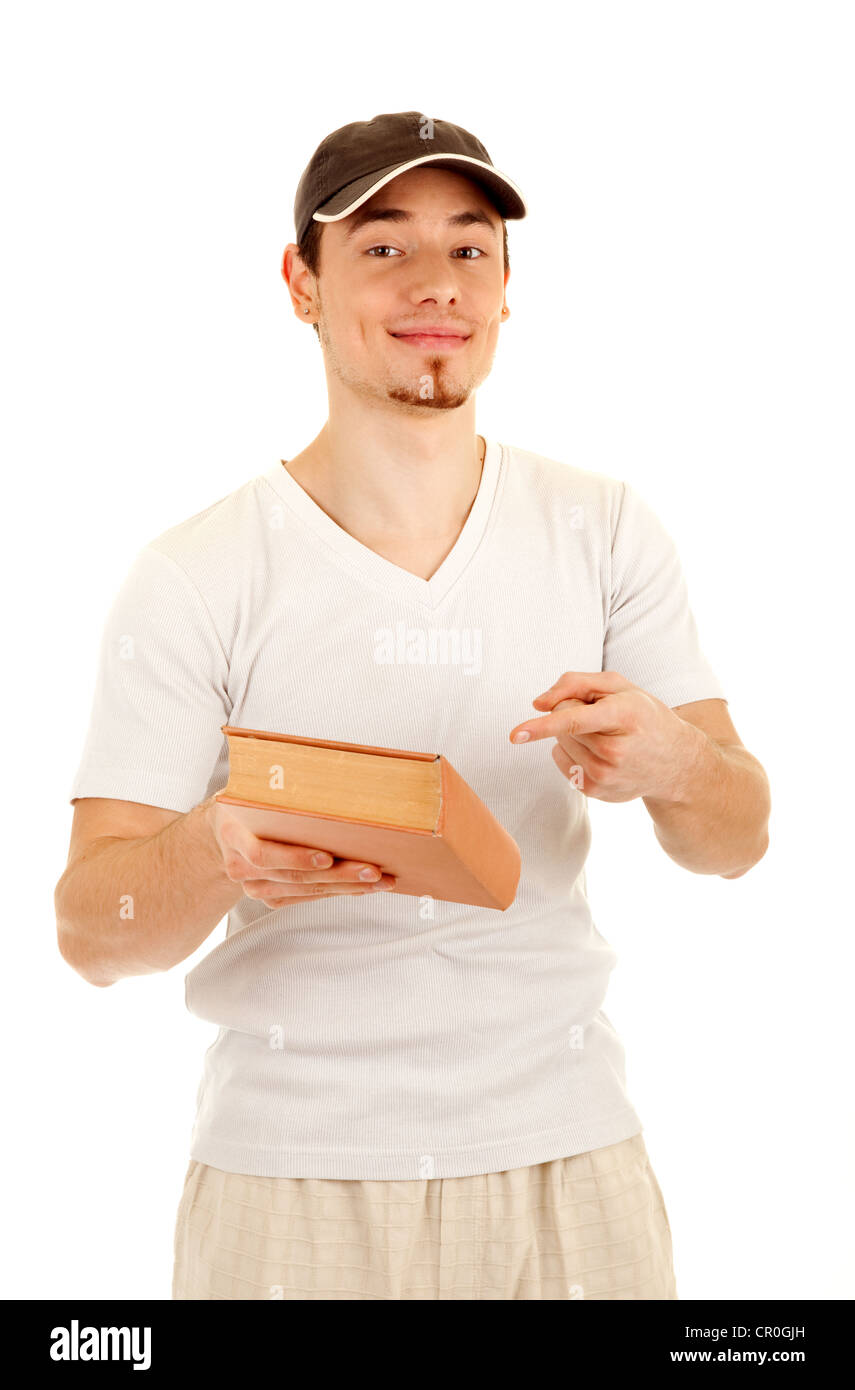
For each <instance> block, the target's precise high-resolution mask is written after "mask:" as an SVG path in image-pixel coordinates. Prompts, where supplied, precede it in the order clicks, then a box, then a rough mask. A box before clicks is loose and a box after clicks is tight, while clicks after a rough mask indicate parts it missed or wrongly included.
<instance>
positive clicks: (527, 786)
mask: <svg viewBox="0 0 855 1390" xmlns="http://www.w3.org/2000/svg"><path fill="white" fill-rule="evenodd" d="M525 214H526V207H525V203H524V202H523V199H522V196H521V194H520V192H519V189H517V188H516V186H515V185H514V184H512V183H511V181H510V180H509V179H507V178H506V177H505V176H504V175H502V174H500V173H499V172H498V171H497V170H496V169H495V168H494V166H493V165H492V162H491V160H490V158H489V155H488V154H487V151H486V150H485V148H484V146H483V145H482V144H481V143H480V142H479V141H477V140H476V139H475V138H474V137H473V136H472V135H470V134H469V133H468V132H467V131H465V130H462V129H461V128H460V127H457V126H454V125H451V124H449V123H446V122H442V121H428V120H427V119H426V118H423V117H420V116H419V114H418V113H416V112H403V113H394V114H389V115H383V116H378V117H376V118H375V119H374V120H373V121H369V122H356V123H353V124H352V125H349V126H345V127H343V128H342V129H341V130H338V131H335V132H333V134H332V135H330V136H328V137H327V138H326V139H325V140H324V141H323V142H322V144H321V145H320V146H319V148H318V150H316V152H315V154H314V155H313V157H312V160H311V161H310V163H309V165H308V166H307V169H306V171H305V173H304V174H303V177H302V179H301V181H300V185H299V188H298V192H297V198H296V204H295V221H296V237H297V240H296V242H294V243H292V244H290V245H289V246H288V248H287V249H286V251H285V254H284V258H283V264H282V273H283V276H284V278H285V280H286V282H287V285H288V289H289V291H290V295H291V300H292V304H293V307H294V312H295V314H296V316H297V317H298V319H299V320H300V321H303V322H310V323H312V325H313V327H314V329H315V331H316V332H317V333H318V340H319V344H320V347H321V349H322V352H323V362H324V368H325V371H326V376H327V387H328V393H329V418H328V420H327V422H326V424H325V425H324V426H323V428H322V429H321V431H320V433H319V434H318V435H317V437H316V438H315V439H314V440H313V441H312V443H311V444H309V445H308V447H307V448H305V449H304V450H303V452H302V453H300V454H298V455H297V457H296V458H294V459H291V460H290V461H289V462H287V463H286V462H285V461H280V462H278V463H277V464H276V465H275V467H273V468H271V469H269V470H268V471H266V472H264V473H262V474H260V475H259V476H258V477H256V478H254V479H253V480H252V481H251V482H249V483H247V484H245V485H244V486H243V487H241V488H239V489H238V490H237V491H236V492H234V493H232V494H231V495H230V496H228V497H226V498H223V499H221V500H220V501H219V502H216V503H214V504H213V505H212V506H209V507H208V508H207V509H206V510H204V511H202V512H200V513H199V514H198V515H197V516H194V517H191V518H190V519H189V520H187V521H185V522H183V523H181V524H180V525H178V526H174V527H172V528H170V529H169V530H168V531H166V532H164V533H163V534H162V535H161V536H159V537H157V538H156V539H155V540H153V541H152V542H151V543H150V544H149V545H147V546H146V547H144V549H143V550H142V551H141V553H140V554H139V556H138V557H137V560H136V562H135V564H134V566H133V567H132V569H131V572H130V574H129V575H128V577H127V579H126V580H125V583H124V585H123V587H122V589H121V591H120V593H119V595H118V597H117V599H116V600H115V603H114V606H113V609H112V611H111V613H110V616H109V618H108V621H107V624H106V628H105V633H104V645H103V648H102V653H101V666H100V673H99V680H98V686H97V692H96V698H95V704H94V707H93V711H92V718H91V723H90V730H89V736H88V741H87V744H86V748H85V751H84V756H83V760H82V763H81V766H80V768H79V770H78V773H77V776H76V778H75V782H74V785H73V788H72V797H71V800H72V802H73V804H74V806H75V812H74V827H73V831H72V843H71V850H70V854H69V865H68V868H67V869H66V872H65V874H64V875H63V878H62V879H61V880H60V883H59V885H58V886H57V895H56V897H57V919H58V931H59V943H60V948H61V950H62V952H63V955H64V956H65V958H66V959H67V960H68V961H69V962H70V963H71V964H72V965H73V966H74V967H75V968H76V969H77V970H78V971H79V972H80V973H81V974H82V975H83V976H84V977H85V978H86V979H88V980H90V981H91V982H92V983H93V984H96V985H109V984H112V983H113V982H114V981H116V980H118V979H120V978H122V977H124V976H128V975H134V974H142V973H146V972H150V971H155V970H165V969H169V968H170V967H171V966H173V965H176V964H177V963H179V962H180V961H182V960H185V959H186V958H187V957H188V956H189V955H190V954H192V952H193V951H195V950H196V949H197V948H198V947H199V946H200V944H201V943H202V941H204V940H205V938H206V937H207V936H208V935H209V934H210V932H211V931H212V930H213V928H214V927H215V926H216V925H217V923H218V922H219V921H220V920H221V918H222V916H223V915H224V914H225V913H226V912H228V913H229V925H228V932H227V936H226V938H225V940H224V941H223V942H222V943H221V944H220V945H219V946H217V947H216V948H215V949H214V950H212V951H211V952H210V953H209V954H208V955H207V956H206V957H205V958H204V959H203V960H202V961H201V962H200V963H199V964H198V965H197V966H196V967H195V969H194V970H192V971H191V972H190V974H189V975H188V976H187V1005H188V1008H189V1009H190V1010H191V1011H192V1012H193V1013H195V1014H196V1015H197V1016H199V1017H201V1018H204V1019H207V1020H209V1021H210V1022H212V1023H214V1024H216V1025H217V1027H218V1030H219V1031H218V1033H217V1036H216V1038H215V1039H214V1041H213V1043H212V1044H211V1046H210V1048H209V1049H208V1052H207V1053H206V1056H205V1066H204V1077H203V1080H202V1084H201V1086H200V1090H199V1096H198V1106H197V1116H196V1125H195V1129H194V1132H193V1140H192V1144H191V1158H190V1163H189V1167H188V1170H187V1174H186V1177H185V1185H184V1190H183V1194H182V1198H181V1202H180V1206H179V1211H178V1217H177V1222H176V1231H175V1272H174V1282H173V1297H174V1298H177V1299H194V1298H201V1299H214V1298H226V1299H268V1298H287V1299H301V1298H311V1299H314V1298H321V1299H372V1298H382V1299H423V1298H428V1299H433V1298H437V1299H481V1298H485V1299H486V1298H498V1299H571V1298H587V1299H635V1298H641V1299H658V1298H663V1299H672V1298H676V1296H677V1293H676V1284H675V1279H674V1270H673V1262H672V1252H671V1238H670V1228H669V1224H668V1217H667V1214H666V1210H665V1206H664V1202H663V1199H662V1194H661V1191H660V1189H659V1186H658V1183H657V1181H656V1178H655V1175H654V1173H653V1170H652V1168H651V1166H650V1162H649V1158H648V1155H647V1152H646V1149H645V1146H644V1140H643V1137H642V1132H641V1131H642V1125H641V1121H640V1119H639V1117H638V1115H637V1114H636V1112H635V1110H634V1109H633V1107H632V1105H631V1103H630V1100H629V1098H628V1096H627V1095H626V1090H625V1074H624V1057H623V1049H622V1047H621V1044H620V1042H619V1039H618V1038H617V1037H616V1035H615V1033H614V1030H613V1029H612V1027H611V1024H610V1023H609V1021H608V1019H607V1017H606V1015H605V1014H604V1013H603V1012H602V1004H603V1001H604V998H605V992H606V986H607V980H608V974H609V971H610V970H611V968H612V965H613V964H614V959H615V957H614V953H613V952H612V951H611V949H610V948H609V947H608V945H607V943H606V942H605V941H604V940H603V938H602V937H601V936H600V935H599V933H598V932H597V931H596V928H595V927H594V924H593V921H592V918H591V914H590V910H589V907H588V903H587V899H586V896H585V881H584V863H585V857H586V854H587V850H588V846H589V843H590V827H589V821H588V816H587V809H586V800H585V798H586V797H588V796H592V797H595V798H598V799H600V800H604V801H628V800H631V799H633V798H636V797H641V798H642V799H643V801H644V804H645V806H646V808H647V810H648V811H649V813H650V815H651V817H652V819H653V823H654V827H655V833H656V837H657V839H658V840H659V842H660V844H661V845H662V847H663V849H664V850H665V851H666V853H668V854H669V855H670V856H671V858H672V859H674V860H675V861H676V862H677V863H678V864H681V865H683V866H684V867H686V868H687V869H689V870H691V871H693V872H696V873H715V874H719V875H721V876H722V877H725V878H736V877H739V876H740V875H741V874H743V873H745V872H746V871H747V870H748V869H749V868H750V867H751V866H752V865H753V864H755V863H756V862H757V861H758V860H759V859H760V858H761V857H762V855H763V853H764V852H765V849H766V845H767V824H768V818H769V791H768V783H767V780H766V776H765V773H764V771H763V769H762V767H761V766H760V764H759V763H758V762H757V760H756V759H755V758H753V757H752V755H751V754H750V753H748V752H747V750H746V749H745V748H744V747H743V746H742V744H741V741H740V739H739V737H738V735H737V733H736V730H735V729H734V726H733V724H732V723H731V721H730V718H729V715H728V711H727V706H726V701H725V698H724V695H723V691H722V690H721V687H720V686H719V684H718V682H717V680H716V678H715V676H714V674H713V672H712V671H711V669H710V667H709V665H708V663H707V662H706V660H705V658H704V656H703V653H702V651H701V649H700V646H699V643H698V636H697V632H696V629H695V625H694V621H693V618H692V614H691V610H690V608H689V604H688V597H687V592H686V586H685V583H684V579H683V576H682V573H681V569H680V563H679V559H678V556H677V553H676V550H675V547H674V545H673V542H672V541H671V539H670V537H669V536H668V534H667V533H666V531H665V530H664V528H663V527H662V525H661V523H660V522H659V521H658V519H657V518H656V517H655V515H654V514H653V513H652V511H651V510H650V508H649V507H647V505H646V504H645V503H644V502H643V500H642V499H641V497H640V496H639V495H638V494H637V493H636V492H635V491H634V489H633V488H632V487H631V486H630V485H628V484H627V483H625V482H623V481H620V480H617V479H614V478H610V477H605V476H602V475H599V474H596V473H594V472H590V471H587V470H584V469H581V468H577V467H575V466H571V465H569V464H566V463H563V462H558V461H553V460H551V459H547V458H542V457H540V456H538V455H536V454H532V453H530V452H527V451H525V450H523V449H519V448H511V447H508V446H506V445H500V444H498V443H497V442H495V441H494V440H492V439H489V438H487V439H484V438H482V437H480V436H478V435H476V433H475V391H476V389H477V387H478V386H479V385H480V384H481V382H482V381H484V379H485V378H486V376H487V375H488V373H489V371H490V367H491V365H492V361H493V357H494V354H495V350H496V346H497V340H498V334H499V327H500V325H501V324H502V323H503V322H505V321H506V319H507V316H508V308H507V305H506V303H505V291H506V288H507V283H508V277H509V269H508V261H507V252H506V241H505V231H506V228H505V221H506V219H508V218H518V217H522V216H524V215H525ZM390 654H391V655H390ZM531 706H534V709H535V711H536V714H535V715H533V716H532V717H527V715H526V711H527V710H528V709H530V708H531ZM223 724H231V725H239V726H241V727H244V728H256V729H266V730H270V731H273V732H280V733H288V734H298V735H300V736H304V737H310V738H321V739H333V740H338V741H343V742H351V743H366V744H381V745H384V746H387V747H394V748H409V749H413V750H419V751H437V752H439V751H441V752H443V753H444V754H445V755H446V756H447V757H448V758H449V759H450V760H451V762H452V763H453V764H454V765H455V766H456V767H457V768H458V770H459V771H460V772H461V773H462V775H463V776H464V777H465V778H466V779H467V781H469V782H470V783H471V785H472V786H473V787H474V788H475V790H476V792H477V793H478V795H479V796H480V797H482V799H483V800H484V801H485V802H486V803H487V805H488V806H489V807H490V809H491V810H492V811H493V813H494V814H495V815H496V816H497V818H498V819H499V820H500V821H501V822H502V824H503V825H504V826H505V827H506V828H507V829H508V830H509V831H510V833H511V834H512V835H513V836H514V838H515V839H516V840H517V842H518V844H519V846H520V851H521V856H522V872H521V878H520V884H519V888H518V891H517V895H516V899H515V901H514V903H513V904H512V906H511V907H509V908H508V909H506V910H505V911H504V912H503V913H496V912H495V911H491V910H489V909H483V908H474V907H469V906H467V905H464V904H459V903H450V902H431V901H427V902H426V903H425V902H423V901H421V900H420V899H417V898H414V897H407V896H404V895H396V894H394V893H392V892H389V891H387V890H389V889H392V888H394V886H395V885H394V879H393V877H392V876H391V875H390V874H388V873H386V872H382V870H383V866H382V865H379V866H365V865H363V864H361V863H355V862H350V861H336V862H329V860H330V856H327V857H326V859H327V861H328V862H327V863H326V864H324V857H323V856H317V855H315V854H314V853H313V852H312V851H311V850H309V849H306V848H301V847H299V846H293V845H287V846H284V845H280V844H276V843H274V842H272V841H265V840H259V839H257V838H255V837H254V836H253V835H251V834H249V833H248V832H247V831H246V830H245V829H243V828H242V827H241V826H239V825H238V824H237V823H235V822H234V821H232V820H230V819H229V815H228V810H227V808H226V807H225V806H220V805H218V804H217V803H216V802H215V801H214V799H213V798H214V795H215V793H216V792H217V791H218V790H220V789H221V788H222V787H223V786H224V785H225V782H226V780H227V764H228V753H227V748H226V746H225V739H224V736H223V734H222V725H223ZM516 744H521V745H523V746H519V747H517V746H515V745H516ZM526 744H527V745H528V746H525V745H526ZM372 878H373V880H374V881H373V882H368V883H366V880H371V879H372ZM355 896H371V897H372V901H371V902H370V903H368V902H365V903H363V902H359V903H356V902H354V901H353V898H354V897H355ZM128 898H129V899H130V900H131V901H132V903H133V914H132V920H126V921H124V922H123V931H122V932H121V933H117V932H116V931H115V919H116V914H117V912H118V910H119V909H118V904H119V902H120V901H122V902H126V901H127V900H128Z"/></svg>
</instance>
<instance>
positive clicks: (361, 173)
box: [294, 111, 528, 244]
mask: <svg viewBox="0 0 855 1390" xmlns="http://www.w3.org/2000/svg"><path fill="white" fill-rule="evenodd" d="M419 164H434V165H436V166H437V168H440V169H452V170H454V172H455V173H458V174H464V175H465V176H466V178H469V179H472V180H474V182H475V183H478V184H480V185H481V186H482V187H483V189H484V191H485V192H486V193H487V194H488V196H489V197H490V198H491V199H492V201H493V203H494V204H495V206H496V207H497V209H498V211H499V213H500V215H501V216H502V217H506V218H517V217H525V216H526V213H527V211H528V209H527V208H526V205H525V202H524V201H523V196H522V193H521V192H520V190H519V189H518V188H517V186H516V184H515V183H512V182H511V180H510V179H509V178H508V177H507V175H506V174H502V173H500V172H499V170H498V169H496V168H494V167H493V161H492V160H491V159H490V156H489V155H488V153H487V151H486V150H485V148H484V146H483V145H482V144H481V141H480V140H476V139H475V136H474V135H470V133H469V131H468V130H464V129H463V128H462V126H459V125H452V124H451V122H450V121H438V120H433V119H431V118H429V117H427V116H423V115H421V114H420V113H419V112H418V111H394V112H391V113H388V114H386V115H383V116H375V117H374V119H373V120H370V121H353V122H351V124H350V125H344V126H341V128H340V129H339V130H334V131H333V132H332V134H331V135H327V136H325V138H324V139H323V140H322V141H321V143H320V144H319V145H318V148H317V149H316V150H315V153H314V154H313V155H312V158H311V159H310V160H309V163H308V164H307V165H306V168H305V169H304V170H303V174H302V176H301V178H300V182H299V184H298V186H297V196H296V198H295V200H294V225H295V227H296V231H297V243H298V244H299V243H300V242H301V241H302V240H303V237H304V236H305V235H306V232H307V231H308V229H309V226H310V225H311V223H312V221H313V220H314V221H316V222H338V221H339V219H340V218H342V217H348V216H349V215H350V214H351V213H352V212H355V210H356V209H357V208H358V207H360V206H361V205H362V203H364V202H366V201H367V200H368V199H369V198H370V197H371V195H372V194H373V193H376V192H377V190H378V188H382V187H383V185H384V184H386V183H388V182H389V180H390V179H393V178H395V177H396V175H397V174H403V173H404V172H405V171H406V170H407V169H414V168H415V167H416V166H417V165H419Z"/></svg>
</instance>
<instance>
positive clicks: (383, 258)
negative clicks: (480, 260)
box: [365, 245, 486, 261]
mask: <svg viewBox="0 0 855 1390" xmlns="http://www.w3.org/2000/svg"><path fill="white" fill-rule="evenodd" d="M457 249H458V251H475V252H477V254H478V256H479V257H480V256H484V255H486V252H485V251H482V250H481V247H480V246H459V247H458V248H457ZM375 251H395V254H396V255H401V252H400V251H396V248H395V247H394V246H384V245H378V246H369V247H368V250H367V251H366V252H365V254H366V256H371V255H373V253H374V252H375ZM455 254H456V253H455ZM374 259H375V260H377V261H388V259H389V257H388V256H374ZM463 259H464V260H467V261H471V260H473V259H475V257H473V256H465V257H464V258H463Z"/></svg>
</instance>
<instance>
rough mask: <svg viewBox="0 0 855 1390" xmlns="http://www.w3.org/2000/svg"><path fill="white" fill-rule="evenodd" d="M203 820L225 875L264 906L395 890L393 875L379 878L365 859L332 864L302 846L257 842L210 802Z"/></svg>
mask: <svg viewBox="0 0 855 1390" xmlns="http://www.w3.org/2000/svg"><path fill="white" fill-rule="evenodd" d="M206 816H207V819H208V824H209V825H210V827H211V831H212V834H213V836H214V838H215V840H216V842H217V845H218V846H219V849H220V853H221V854H222V856H223V866H224V868H225V872H226V874H227V876H228V877H229V878H230V879H231V880H232V882H233V883H239V884H240V885H241V886H242V888H243V891H244V893H245V894H246V896H247V897H248V898H257V899H259V900H260V901H261V902H263V903H264V904H265V905H266V906H267V907H282V906H283V905H284V904H285V903H289V902H302V901H303V900H305V899H306V898H329V897H341V896H342V895H349V896H354V895H358V894H361V893H378V892H381V893H382V892H388V890H389V889H390V888H394V886H395V883H396V879H395V877H394V875H393V874H381V872H380V869H379V868H378V867H377V865H376V864H370V863H366V862H365V860H362V859H335V858H334V856H333V855H331V854H327V853H325V852H324V851H323V850H317V849H311V848H309V847H308V846H306V845H294V844H283V842H282V841H280V840H262V839H260V838H259V837H258V836H257V835H253V833H252V831H251V830H248V829H247V827H246V826H245V825H243V824H241V822H240V821H239V820H238V819H237V817H236V816H234V815H233V814H231V808H230V807H229V806H228V805H225V804H224V803H223V802H220V801H216V800H215V799H214V797H212V798H211V799H210V800H209V802H208V803H207V807H206ZM317 856H321V862H320V863H317V862H316V857H317ZM363 874H366V877H365V878H363V877H362V875H363Z"/></svg>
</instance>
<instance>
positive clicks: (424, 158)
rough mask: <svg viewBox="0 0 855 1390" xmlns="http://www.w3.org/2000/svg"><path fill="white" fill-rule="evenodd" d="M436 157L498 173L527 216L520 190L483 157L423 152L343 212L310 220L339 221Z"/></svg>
mask: <svg viewBox="0 0 855 1390" xmlns="http://www.w3.org/2000/svg"><path fill="white" fill-rule="evenodd" d="M437 159H453V160H456V161H459V162H460V163H461V164H477V166H478V168H479V169H486V170H487V171H488V173H491V174H496V175H498V177H499V178H500V179H502V180H503V182H504V183H506V184H507V185H508V186H509V188H512V189H513V190H514V192H515V193H516V195H517V197H518V198H519V200H520V202H521V203H522V205H523V207H524V208H525V211H526V216H528V204H527V203H526V200H525V198H524V197H523V195H522V192H521V190H520V189H519V188H517V186H516V184H515V183H514V181H513V179H509V178H508V176H507V174H503V173H502V171H501V169H497V168H496V166H495V165H494V164H485V163H484V160H483V159H476V158H475V157H474V155H471V154H424V155H420V156H419V158H418V159H411V160H410V161H409V163H407V164H400V165H399V166H398V168H397V169H393V170H392V172H391V174H385V175H384V176H383V178H382V179H378V181H377V183H375V184H372V185H371V187H370V188H368V189H366V190H365V192H364V193H362V194H361V195H360V196H359V197H358V198H357V199H356V200H355V202H352V203H351V204H350V206H349V207H346V208H345V209H344V211H343V212H332V213H330V212H315V213H313V214H312V221H313V222H340V221H341V219H342V218H343V217H349V216H350V214H351V213H352V212H355V211H356V209H357V208H358V207H361V206H362V204H363V203H365V202H367V201H368V199H369V198H372V197H373V196H374V194H375V193H376V192H377V191H378V189H381V188H382V187H383V186H384V184H387V183H390V182H391V180H392V179H396V178H397V177H398V175H399V174H403V173H405V172H406V171H407V169H414V168H415V167H416V165H417V164H430V163H432V162H433V161H434V160H437Z"/></svg>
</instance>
